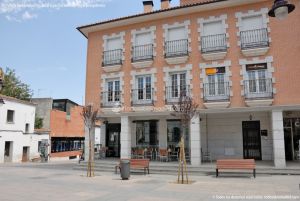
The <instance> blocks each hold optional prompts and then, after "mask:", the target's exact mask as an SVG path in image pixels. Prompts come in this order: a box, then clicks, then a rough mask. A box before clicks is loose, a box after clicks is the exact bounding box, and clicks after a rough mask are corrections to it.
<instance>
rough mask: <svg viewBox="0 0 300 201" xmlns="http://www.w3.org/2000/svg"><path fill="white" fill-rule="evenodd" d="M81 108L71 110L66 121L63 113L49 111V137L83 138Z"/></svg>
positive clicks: (76, 107) (75, 107)
mask: <svg viewBox="0 0 300 201" xmlns="http://www.w3.org/2000/svg"><path fill="white" fill-rule="evenodd" d="M81 112H82V107H81V106H74V107H72V108H71V118H70V120H67V116H66V113H65V112H62V111H59V110H52V111H51V116H50V118H51V121H50V129H51V133H50V137H84V122H83V119H82V117H81Z"/></svg>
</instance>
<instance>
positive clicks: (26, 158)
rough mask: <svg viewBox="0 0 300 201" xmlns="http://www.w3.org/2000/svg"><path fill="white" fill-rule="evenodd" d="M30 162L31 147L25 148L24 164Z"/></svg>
mask: <svg viewBox="0 0 300 201" xmlns="http://www.w3.org/2000/svg"><path fill="white" fill-rule="evenodd" d="M28 161H29V147H23V155H22V162H28Z"/></svg>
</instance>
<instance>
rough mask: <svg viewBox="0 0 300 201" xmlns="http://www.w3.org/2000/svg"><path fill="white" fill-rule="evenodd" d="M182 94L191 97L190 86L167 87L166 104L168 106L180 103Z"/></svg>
mask: <svg viewBox="0 0 300 201" xmlns="http://www.w3.org/2000/svg"><path fill="white" fill-rule="evenodd" d="M181 94H182V95H187V96H189V95H190V94H191V92H190V86H188V85H174V86H167V87H166V103H167V104H172V103H177V102H178V101H179V98H180V95H181Z"/></svg>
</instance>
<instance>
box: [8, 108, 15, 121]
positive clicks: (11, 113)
mask: <svg viewBox="0 0 300 201" xmlns="http://www.w3.org/2000/svg"><path fill="white" fill-rule="evenodd" d="M14 118H15V111H14V110H7V116H6V122H7V123H14Z"/></svg>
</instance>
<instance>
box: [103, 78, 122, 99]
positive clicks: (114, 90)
mask: <svg viewBox="0 0 300 201" xmlns="http://www.w3.org/2000/svg"><path fill="white" fill-rule="evenodd" d="M116 82H119V90H118V92H119V94H117V90H116ZM109 83H113V85H112V87H113V89H112V100H111V101H110V100H109V97H110V96H109V92H110V90H109ZM105 87H106V92H107V97H106V99H107V100H105V101H106V102H107V103H108V104H113V103H118V102H120V101H121V82H120V80H119V79H108V80H106V86H105ZM117 96H119V100H116V99H117Z"/></svg>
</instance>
